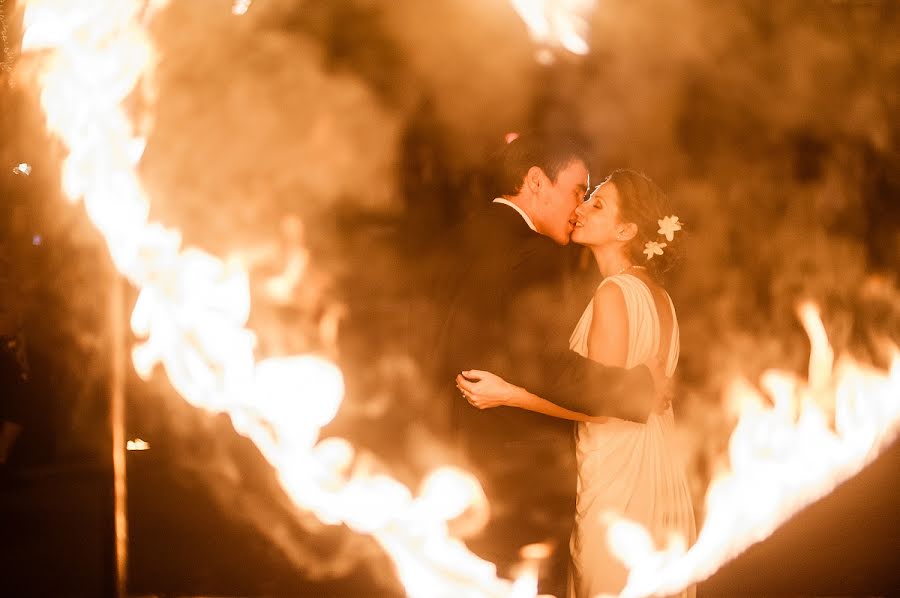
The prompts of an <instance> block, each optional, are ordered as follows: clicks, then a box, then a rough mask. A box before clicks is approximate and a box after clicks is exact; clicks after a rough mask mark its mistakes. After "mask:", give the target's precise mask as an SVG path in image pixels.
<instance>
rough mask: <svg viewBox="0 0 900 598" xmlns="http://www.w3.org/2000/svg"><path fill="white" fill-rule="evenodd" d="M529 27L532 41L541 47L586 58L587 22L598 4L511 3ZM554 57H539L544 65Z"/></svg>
mask: <svg viewBox="0 0 900 598" xmlns="http://www.w3.org/2000/svg"><path fill="white" fill-rule="evenodd" d="M510 2H511V4H512V6H513V8H514V9H515V10H516V12H517V13H519V16H520V17H521V18H522V20H523V21H525V24H526V25H527V26H528V32H529V33H530V34H531V37H532V39H534V41H535V42H537V43H538V44H539V45H541V46H545V47H556V46H559V47H562V48H564V49H565V50H568V51H569V52H572V53H573V54H581V55H583V54H587V53H588V51H589V50H590V48H589V47H588V43H587V35H588V19H589V18H590V15H591V13H592V12H593V10H594V4H595V0H510ZM551 56H552V54H547V53H545V52H542V53H539V54H538V57H539V59H540V60H541V61H542V62H548V61H550V60H552V58H551Z"/></svg>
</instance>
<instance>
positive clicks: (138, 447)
mask: <svg viewBox="0 0 900 598" xmlns="http://www.w3.org/2000/svg"><path fill="white" fill-rule="evenodd" d="M125 450H127V451H149V450H150V443H149V442H147V441H146V440H141V439H140V438H135V439H134V440H129V441H128V442H126V443H125Z"/></svg>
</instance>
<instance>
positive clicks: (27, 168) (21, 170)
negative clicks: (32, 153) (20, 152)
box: [12, 162, 31, 176]
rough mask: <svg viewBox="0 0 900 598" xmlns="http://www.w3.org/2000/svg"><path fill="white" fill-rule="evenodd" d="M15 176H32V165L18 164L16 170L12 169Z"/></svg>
mask: <svg viewBox="0 0 900 598" xmlns="http://www.w3.org/2000/svg"><path fill="white" fill-rule="evenodd" d="M12 171H13V174H21V175H23V176H28V175H29V174H31V165H30V164H27V163H25V162H22V163H21V164H17V165H16V167H15V168H13V169H12Z"/></svg>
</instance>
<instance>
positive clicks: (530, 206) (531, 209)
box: [503, 193, 540, 230]
mask: <svg viewBox="0 0 900 598" xmlns="http://www.w3.org/2000/svg"><path fill="white" fill-rule="evenodd" d="M503 199H505V200H507V201H509V202H511V203H514V204H516V206H518V208H519V209H520V210H522V211H523V212H525V213H526V214H527V215H528V218H530V219H531V221H532V222H533V223H534V225H535V227H537V228H538V230H540V224H538V221H539V220H540V219H539V218H538V214H537V210H535V206H534V201H533V200H532V199H531V198H529V197H526V196H525V194H524V193H519V194H518V195H504V196H503Z"/></svg>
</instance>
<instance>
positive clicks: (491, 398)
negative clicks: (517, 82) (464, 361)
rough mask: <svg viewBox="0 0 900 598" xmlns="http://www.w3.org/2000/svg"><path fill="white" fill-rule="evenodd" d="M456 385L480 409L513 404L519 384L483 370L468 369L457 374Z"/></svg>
mask: <svg viewBox="0 0 900 598" xmlns="http://www.w3.org/2000/svg"><path fill="white" fill-rule="evenodd" d="M456 387H457V388H458V389H459V390H460V392H462V394H463V396H464V397H465V398H466V400H467V401H469V403H470V404H471V405H473V406H474V407H478V408H479V409H491V408H493V407H503V406H512V403H513V399H514V397H515V394H516V391H519V390H521V389H520V388H519V387H518V386H515V385H513V384H510V383H509V382H507V381H506V380H504V379H503V378H501V377H500V376H497V375H496V374H492V373H490V372H485V371H483V370H466V371H464V372H463V373H461V374H459V375H457V376H456Z"/></svg>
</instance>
